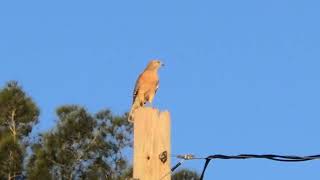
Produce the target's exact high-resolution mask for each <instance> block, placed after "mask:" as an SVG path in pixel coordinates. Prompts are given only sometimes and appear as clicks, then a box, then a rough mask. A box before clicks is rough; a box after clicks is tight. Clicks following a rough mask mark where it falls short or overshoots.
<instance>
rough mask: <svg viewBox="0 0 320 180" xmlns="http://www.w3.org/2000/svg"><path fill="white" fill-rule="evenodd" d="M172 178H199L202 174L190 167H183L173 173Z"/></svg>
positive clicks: (180, 179)
mask: <svg viewBox="0 0 320 180" xmlns="http://www.w3.org/2000/svg"><path fill="white" fill-rule="evenodd" d="M171 179H172V180H199V179H200V176H199V175H198V173H197V172H195V171H191V170H188V169H182V170H180V171H178V172H176V173H174V174H173V176H172V178H171Z"/></svg>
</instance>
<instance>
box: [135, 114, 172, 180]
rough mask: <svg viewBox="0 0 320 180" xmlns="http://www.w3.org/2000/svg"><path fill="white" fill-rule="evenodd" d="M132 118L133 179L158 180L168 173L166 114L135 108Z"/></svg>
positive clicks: (168, 120) (168, 140) (168, 133)
mask: <svg viewBox="0 0 320 180" xmlns="http://www.w3.org/2000/svg"><path fill="white" fill-rule="evenodd" d="M134 116H135V118H134V159H133V178H134V179H139V180H160V179H161V178H163V177H164V176H165V175H166V174H167V173H168V172H170V153H171V151H170V114H169V112H167V111H166V112H159V110H157V109H153V108H139V109H138V110H137V111H136V112H135V115H134ZM170 179H171V176H170V175H168V176H166V177H165V178H163V179H162V180H170Z"/></svg>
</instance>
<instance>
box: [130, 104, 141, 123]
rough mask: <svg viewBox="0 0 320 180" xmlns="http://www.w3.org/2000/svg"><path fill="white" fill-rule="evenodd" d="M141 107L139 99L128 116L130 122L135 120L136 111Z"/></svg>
mask: <svg viewBox="0 0 320 180" xmlns="http://www.w3.org/2000/svg"><path fill="white" fill-rule="evenodd" d="M139 107H140V105H139V102H137V101H136V102H134V103H133V104H132V107H131V110H130V112H129V116H128V121H129V122H132V123H133V121H134V113H135V111H136V110H137V109H138V108H139Z"/></svg>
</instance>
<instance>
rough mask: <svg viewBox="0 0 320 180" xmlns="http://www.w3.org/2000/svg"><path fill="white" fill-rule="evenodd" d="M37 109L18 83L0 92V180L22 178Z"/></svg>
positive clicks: (35, 121) (37, 112)
mask: <svg viewBox="0 0 320 180" xmlns="http://www.w3.org/2000/svg"><path fill="white" fill-rule="evenodd" d="M38 116H39V109H38V107H37V106H36V104H35V103H34V102H33V101H32V99H31V98H30V97H29V96H27V95H26V94H25V92H24V91H23V90H22V88H21V87H20V86H19V85H18V83H17V82H15V81H11V82H8V83H7V84H6V86H5V87H4V88H3V89H1V90H0V179H8V180H10V179H15V178H17V177H21V176H22V171H23V169H22V168H23V160H24V152H25V146H24V144H23V143H22V139H23V138H25V137H27V136H28V134H29V133H30V132H31V130H32V126H33V125H34V124H36V123H37V121H38Z"/></svg>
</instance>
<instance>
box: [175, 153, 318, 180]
mask: <svg viewBox="0 0 320 180" xmlns="http://www.w3.org/2000/svg"><path fill="white" fill-rule="evenodd" d="M175 157H176V158H179V159H183V160H197V159H198V160H199V159H200V160H205V164H204V167H203V170H202V173H201V177H200V180H203V178H204V175H205V172H206V170H207V167H208V165H209V163H210V162H211V160H216V159H223V160H231V159H236V160H242V159H267V160H272V161H280V162H303V161H312V160H320V155H313V156H283V155H275V154H262V155H256V154H239V155H231V156H230V155H222V154H215V155H210V156H207V157H196V156H194V155H191V154H186V155H176V156H175ZM180 165H181V164H180ZM180 165H179V166H180ZM175 169H176V168H175ZM175 169H172V171H171V172H173V171H174V170H175Z"/></svg>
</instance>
